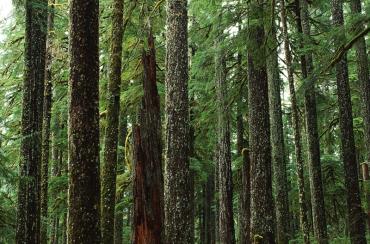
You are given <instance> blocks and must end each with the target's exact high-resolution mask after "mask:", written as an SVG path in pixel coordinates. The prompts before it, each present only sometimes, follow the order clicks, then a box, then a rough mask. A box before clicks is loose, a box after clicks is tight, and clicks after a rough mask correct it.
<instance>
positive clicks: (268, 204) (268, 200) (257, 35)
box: [248, 1, 275, 243]
mask: <svg viewBox="0 0 370 244" xmlns="http://www.w3.org/2000/svg"><path fill="white" fill-rule="evenodd" d="M264 3H265V2H264V1H252V2H250V3H249V9H250V10H252V9H253V11H250V13H251V14H250V15H249V21H250V22H253V25H250V26H249V33H248V42H249V43H250V44H251V46H252V47H253V48H252V49H250V52H249V53H248V81H249V89H248V107H249V140H250V141H249V142H250V159H251V170H250V176H251V239H252V240H253V241H254V242H255V243H275V235H274V210H273V198H272V181H271V144H270V122H269V101H268V82H267V70H266V60H265V59H263V58H262V59H261V57H265V55H266V53H265V47H264V45H263V43H264V40H265V33H264V26H263V16H264Z"/></svg>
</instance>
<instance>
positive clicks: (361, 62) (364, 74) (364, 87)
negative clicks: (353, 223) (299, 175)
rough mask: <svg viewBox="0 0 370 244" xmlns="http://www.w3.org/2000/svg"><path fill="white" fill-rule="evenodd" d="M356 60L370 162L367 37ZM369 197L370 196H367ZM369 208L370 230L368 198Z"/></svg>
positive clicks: (356, 3) (357, 9)
mask: <svg viewBox="0 0 370 244" xmlns="http://www.w3.org/2000/svg"><path fill="white" fill-rule="evenodd" d="M351 10H352V14H353V15H354V16H356V15H359V14H361V0H352V1H351ZM355 28H356V32H360V31H362V29H363V28H364V25H363V24H360V25H357V24H356V27H355ZM355 50H356V61H357V78H358V80H359V81H360V83H361V91H362V93H361V98H362V116H363V119H364V144H365V151H366V153H367V155H365V159H366V161H367V162H370V78H369V74H370V73H369V62H368V55H367V50H366V42H365V38H364V37H361V38H359V40H358V41H357V42H356V43H355ZM367 197H368V198H369V196H367ZM367 201H368V202H367V208H368V210H367V211H368V213H367V215H368V228H369V230H370V201H369V200H367Z"/></svg>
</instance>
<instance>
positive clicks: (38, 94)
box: [16, 0, 47, 244]
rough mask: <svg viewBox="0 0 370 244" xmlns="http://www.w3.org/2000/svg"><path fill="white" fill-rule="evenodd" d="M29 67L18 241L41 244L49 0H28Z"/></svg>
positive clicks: (26, 7)
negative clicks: (43, 131)
mask: <svg viewBox="0 0 370 244" xmlns="http://www.w3.org/2000/svg"><path fill="white" fill-rule="evenodd" d="M25 9H26V18H25V22H26V30H25V52H24V61H25V70H24V81H23V100H22V118H21V135H22V140H21V150H20V163H19V186H18V206H17V210H18V211H17V227H16V243H35V244H36V243H40V205H41V202H40V195H41V189H40V188H41V184H40V183H41V182H40V180H41V148H42V118H43V97H44V94H43V93H44V81H45V54H46V33H47V0H40V1H39V3H38V4H37V5H36V4H34V1H31V0H26V1H25Z"/></svg>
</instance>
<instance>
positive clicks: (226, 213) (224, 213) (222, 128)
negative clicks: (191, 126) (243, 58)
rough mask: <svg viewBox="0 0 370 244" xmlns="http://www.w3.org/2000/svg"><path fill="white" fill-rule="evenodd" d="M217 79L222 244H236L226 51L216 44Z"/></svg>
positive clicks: (220, 233) (220, 230) (220, 229)
mask: <svg viewBox="0 0 370 244" xmlns="http://www.w3.org/2000/svg"><path fill="white" fill-rule="evenodd" d="M216 50H217V54H216V60H215V73H216V74H215V79H216V92H217V104H218V146H219V151H218V161H217V163H218V176H217V177H218V184H219V185H218V190H219V199H218V200H219V235H220V243H225V244H226V243H227V244H232V243H235V235H234V219H233V183H232V172H231V149H230V111H229V108H228V104H227V101H228V100H227V84H226V75H227V74H226V61H225V56H224V55H225V54H224V50H222V48H221V47H220V43H219V42H218V43H216Z"/></svg>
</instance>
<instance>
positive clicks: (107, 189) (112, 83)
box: [101, 0, 123, 244]
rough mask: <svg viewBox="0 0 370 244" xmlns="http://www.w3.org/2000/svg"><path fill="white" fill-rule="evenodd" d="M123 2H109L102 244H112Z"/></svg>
mask: <svg viewBox="0 0 370 244" xmlns="http://www.w3.org/2000/svg"><path fill="white" fill-rule="evenodd" d="M122 39H123V1H122V0H116V1H113V16H112V39H111V48H110V69H109V82H108V104H107V127H106V131H105V145H104V162H103V172H102V184H101V190H102V193H101V194H102V205H101V206H102V213H101V214H102V215H101V221H102V223H101V228H102V229H101V231H102V242H103V243H107V244H110V243H113V241H114V231H115V228H114V224H115V222H114V213H115V203H116V174H117V173H116V171H117V145H118V135H119V131H118V128H119V114H120V94H121V71H122Z"/></svg>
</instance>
